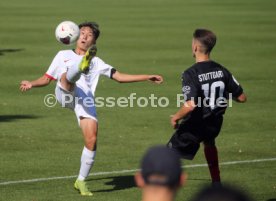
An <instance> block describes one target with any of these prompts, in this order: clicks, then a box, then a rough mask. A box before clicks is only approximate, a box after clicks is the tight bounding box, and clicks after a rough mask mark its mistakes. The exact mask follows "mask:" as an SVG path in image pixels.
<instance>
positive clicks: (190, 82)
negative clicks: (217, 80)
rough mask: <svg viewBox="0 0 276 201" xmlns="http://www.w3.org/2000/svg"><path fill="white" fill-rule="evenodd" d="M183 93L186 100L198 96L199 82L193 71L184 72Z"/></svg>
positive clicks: (194, 98)
mask: <svg viewBox="0 0 276 201" xmlns="http://www.w3.org/2000/svg"><path fill="white" fill-rule="evenodd" d="M182 93H183V95H184V100H185V101H189V100H196V97H198V88H197V84H196V83H195V79H193V76H192V73H191V72H188V71H185V72H184V73H183V74H182Z"/></svg>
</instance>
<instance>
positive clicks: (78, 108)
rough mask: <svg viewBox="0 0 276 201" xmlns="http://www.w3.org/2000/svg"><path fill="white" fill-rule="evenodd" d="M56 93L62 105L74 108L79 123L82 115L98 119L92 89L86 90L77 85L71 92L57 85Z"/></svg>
mask: <svg viewBox="0 0 276 201" xmlns="http://www.w3.org/2000/svg"><path fill="white" fill-rule="evenodd" d="M55 94H56V99H57V100H58V102H59V103H60V104H61V106H62V107H65V108H69V109H71V110H74V112H75V114H76V116H77V119H78V123H80V118H81V117H86V118H91V119H94V120H95V121H98V120H97V113H96V107H95V101H94V96H93V94H92V92H91V91H90V90H87V91H85V90H83V89H82V88H80V87H78V86H77V85H76V86H75V89H74V91H72V92H70V91H67V90H64V89H62V88H61V87H60V86H58V85H57V86H56V89H55Z"/></svg>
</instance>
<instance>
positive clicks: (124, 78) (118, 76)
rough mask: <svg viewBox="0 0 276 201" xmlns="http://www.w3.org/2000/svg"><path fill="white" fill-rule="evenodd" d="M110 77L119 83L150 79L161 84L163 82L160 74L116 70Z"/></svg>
mask: <svg viewBox="0 0 276 201" xmlns="http://www.w3.org/2000/svg"><path fill="white" fill-rule="evenodd" d="M112 78H113V79H114V80H116V81H117V82H120V83H128V82H142V81H151V82H154V83H156V84H161V83H162V82H163V77H162V76H160V75H129V74H124V73H120V72H118V71H116V72H115V73H114V74H113V76H112Z"/></svg>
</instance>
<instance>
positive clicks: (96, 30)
mask: <svg viewBox="0 0 276 201" xmlns="http://www.w3.org/2000/svg"><path fill="white" fill-rule="evenodd" d="M82 27H90V28H91V29H92V31H93V35H94V37H95V40H97V38H98V37H99V36H100V27H99V25H98V24H97V23H96V22H83V23H81V24H79V28H80V29H81V28H82Z"/></svg>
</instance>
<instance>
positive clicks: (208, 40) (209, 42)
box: [193, 29, 217, 54]
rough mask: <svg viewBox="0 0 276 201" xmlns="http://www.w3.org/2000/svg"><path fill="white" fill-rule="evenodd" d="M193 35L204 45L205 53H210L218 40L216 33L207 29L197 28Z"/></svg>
mask: <svg viewBox="0 0 276 201" xmlns="http://www.w3.org/2000/svg"><path fill="white" fill-rule="evenodd" d="M193 37H194V39H196V40H198V41H199V42H200V43H201V44H202V45H203V46H204V48H205V51H204V53H205V54H209V53H210V52H211V51H212V49H213V47H214V46H215V44H216V41H217V37H216V35H215V34H214V33H213V32H212V31H209V30H207V29H196V30H195V32H194V34H193Z"/></svg>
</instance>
